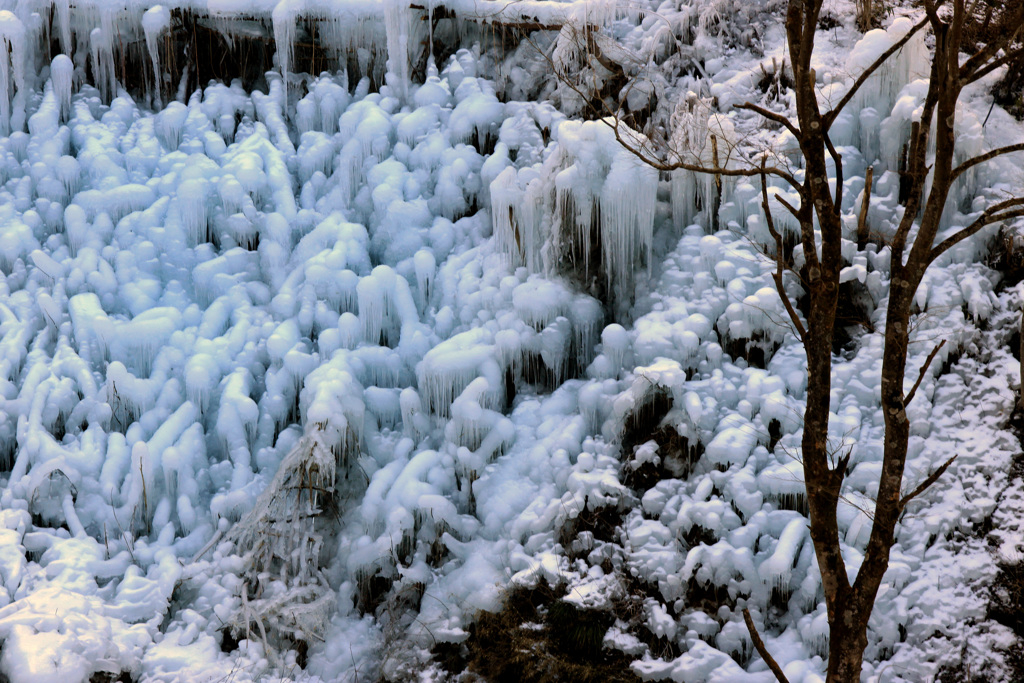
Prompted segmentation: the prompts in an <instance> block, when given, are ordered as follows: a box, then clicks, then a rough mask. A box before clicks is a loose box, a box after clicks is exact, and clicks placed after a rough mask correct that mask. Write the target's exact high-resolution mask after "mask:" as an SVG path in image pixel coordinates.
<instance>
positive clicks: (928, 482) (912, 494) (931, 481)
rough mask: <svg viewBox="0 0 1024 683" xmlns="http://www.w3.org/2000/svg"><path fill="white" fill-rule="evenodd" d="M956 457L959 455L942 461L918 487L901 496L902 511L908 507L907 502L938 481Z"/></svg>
mask: <svg viewBox="0 0 1024 683" xmlns="http://www.w3.org/2000/svg"><path fill="white" fill-rule="evenodd" d="M956 459H957V456H955V455H954V456H953V457H952V458H950V459H949V460H947V461H946V462H944V463H942V465H941V466H940V467H939V469H937V470H935V471H934V472H932V473H931V474H929V475H928V477H927V478H926V479H925V480H924V481H922V482H921V483H920V485H918V487H917V488H916V489H914V490H913V491H911V492H910V493H908V494H907V495H905V496H903V497H902V498H900V511H902V510H903V508H905V507H907V503H909V502H910V501H912V500H914V499H915V498H917V497H918V496H919V495H921V494H922V493H924V492H925V491H926V490H928V487H929V486H931V485H932V484H934V483H935V482H937V481H938V480H939V477H941V476H942V475H943V474H945V473H946V470H948V469H949V466H950V465H952V464H953V461H954V460H956Z"/></svg>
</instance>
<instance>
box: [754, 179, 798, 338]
mask: <svg viewBox="0 0 1024 683" xmlns="http://www.w3.org/2000/svg"><path fill="white" fill-rule="evenodd" d="M761 206H762V207H763V208H764V217H765V220H766V221H767V222H768V232H769V233H770V234H771V236H772V237H773V238H774V239H775V272H774V273H773V274H772V279H773V280H775V289H777V290H778V292H779V298H780V299H782V305H783V306H785V307H786V313H788V314H789V319H790V320H792V321H793V326H794V327H795V328H796V334H797V337H799V339H800V341H801V342H802V341H804V338H805V337H806V335H807V331H806V330H805V329H804V324H803V323H802V322H800V316H798V315H797V314H796V309H794V308H793V302H792V301H790V300H789V294H788V293H786V287H785V285H784V284H783V282H782V274H783V259H784V254H783V242H782V234H781V233H780V232H779V231H778V230H777V229H776V228H775V221H774V220H773V219H772V211H771V208H770V207H769V206H768V176H767V175H766V174H765V173H761Z"/></svg>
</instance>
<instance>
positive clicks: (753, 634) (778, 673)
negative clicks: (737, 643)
mask: <svg viewBox="0 0 1024 683" xmlns="http://www.w3.org/2000/svg"><path fill="white" fill-rule="evenodd" d="M743 621H745V622H746V624H747V631H748V632H749V633H750V640H752V641H753V642H754V649H755V650H757V654H759V655H761V659H763V660H764V661H765V663H766V664H767V665H768V668H769V669H771V670H772V673H773V674H775V680H777V681H778V682H779V683H789V679H788V678H786V674H784V673H783V672H782V667H781V666H779V663H778V662H776V661H775V658H774V657H772V655H771V653H770V652H768V648H766V647H765V646H764V641H763V640H761V636H760V635H759V634H758V633H757V627H756V626H754V619H753V618H752V617H751V616H750V610H748V609H747V608H746V607H744V608H743Z"/></svg>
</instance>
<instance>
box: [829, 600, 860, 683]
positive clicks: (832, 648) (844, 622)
mask: <svg viewBox="0 0 1024 683" xmlns="http://www.w3.org/2000/svg"><path fill="white" fill-rule="evenodd" d="M867 646H868V620H867V617H865V616H863V615H861V614H857V613H855V612H854V611H853V610H851V609H849V607H847V608H844V609H843V610H842V614H841V615H839V617H838V618H837V619H836V620H835V621H833V622H830V624H829V643H828V674H827V680H828V681H829V683H860V671H861V667H862V666H863V663H864V649H865V648H866V647H867Z"/></svg>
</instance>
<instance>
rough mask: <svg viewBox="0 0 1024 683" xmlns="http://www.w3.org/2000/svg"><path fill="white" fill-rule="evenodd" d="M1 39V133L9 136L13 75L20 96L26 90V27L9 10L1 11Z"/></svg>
mask: <svg viewBox="0 0 1024 683" xmlns="http://www.w3.org/2000/svg"><path fill="white" fill-rule="evenodd" d="M0 38H2V39H3V40H2V42H0V52H2V53H3V55H2V56H0V133H2V134H3V135H7V134H8V133H10V132H11V130H12V128H13V126H12V125H11V124H12V112H11V81H10V78H11V75H13V76H14V84H15V87H16V89H17V92H18V94H22V91H23V90H24V88H25V25H24V24H22V23H21V20H19V19H18V18H17V17H16V16H14V15H13V14H12V13H11V12H8V11H7V10H2V11H0ZM8 49H9V50H10V54H9V55H8ZM9 72H10V73H9Z"/></svg>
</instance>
